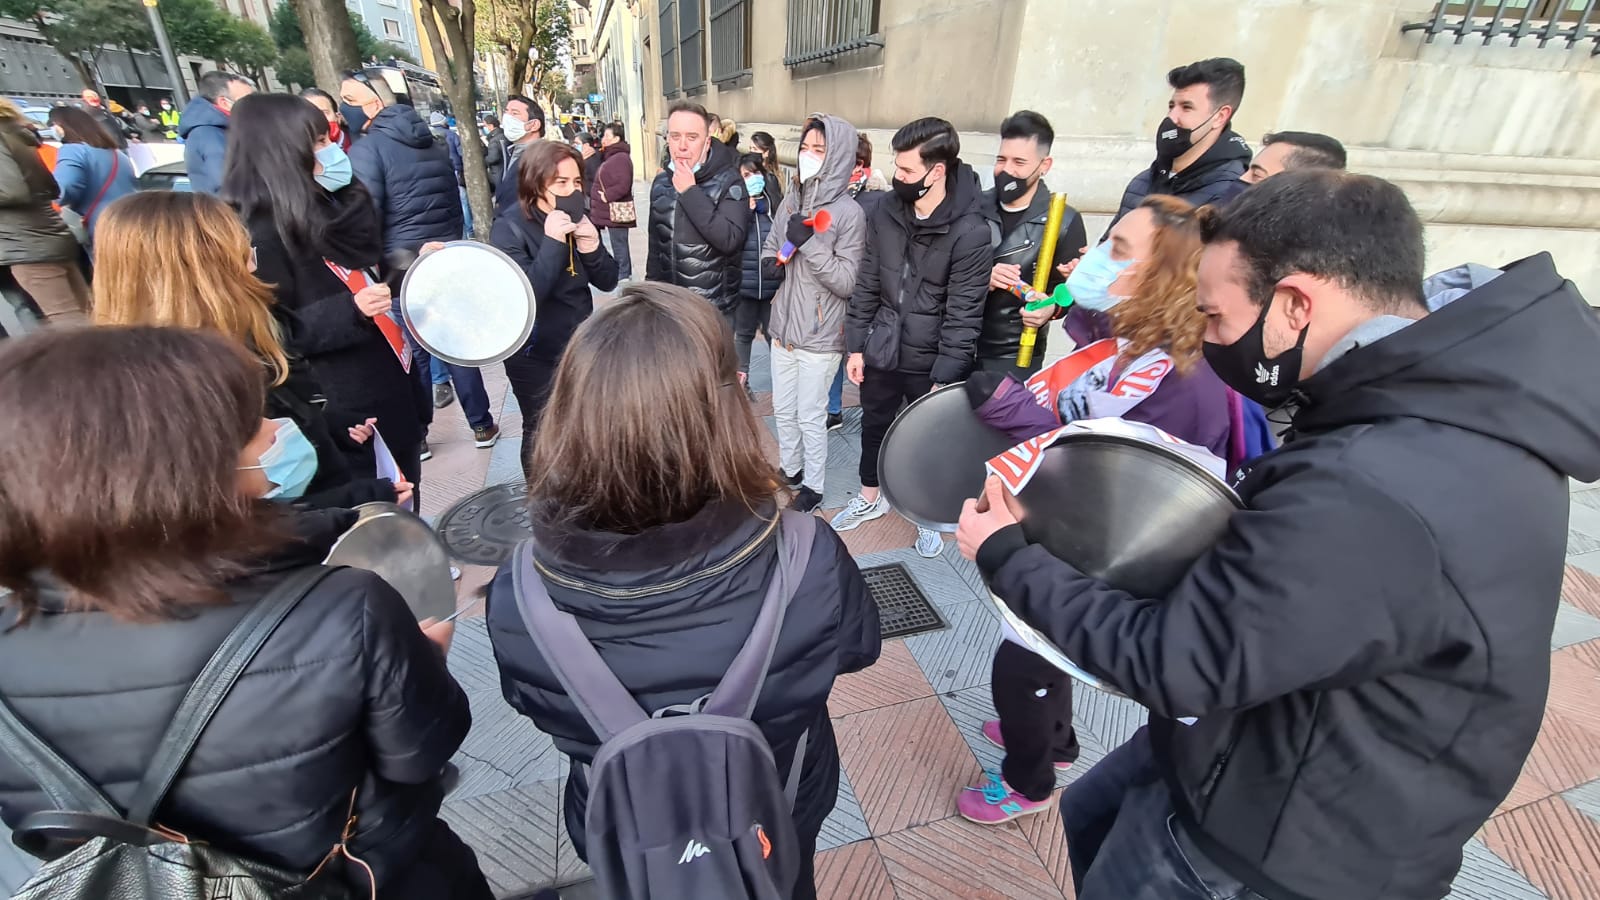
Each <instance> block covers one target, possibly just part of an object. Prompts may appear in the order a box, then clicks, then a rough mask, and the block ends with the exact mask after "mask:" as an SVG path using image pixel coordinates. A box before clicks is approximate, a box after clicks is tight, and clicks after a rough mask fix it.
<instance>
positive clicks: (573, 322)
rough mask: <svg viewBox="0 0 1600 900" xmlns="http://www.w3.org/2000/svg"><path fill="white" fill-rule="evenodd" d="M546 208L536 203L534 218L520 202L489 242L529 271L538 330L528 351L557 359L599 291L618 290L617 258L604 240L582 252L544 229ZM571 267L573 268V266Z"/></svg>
mask: <svg viewBox="0 0 1600 900" xmlns="http://www.w3.org/2000/svg"><path fill="white" fill-rule="evenodd" d="M544 222H545V213H544V212H542V211H541V210H540V209H539V208H538V207H534V210H533V218H532V219H529V218H528V217H527V216H526V215H524V214H523V212H522V209H521V208H520V207H518V208H515V209H512V210H510V211H509V212H506V213H505V214H503V215H501V216H498V217H496V218H495V220H494V229H493V231H491V232H490V234H489V241H490V243H492V244H494V245H495V246H496V247H498V248H500V249H501V250H504V251H505V253H506V255H507V256H509V257H511V258H512V259H514V260H516V262H517V265H519V266H521V267H522V271H524V272H526V273H528V281H529V283H531V284H532V285H533V296H534V297H535V298H536V299H535V303H536V304H537V307H538V308H537V310H536V314H535V316H534V326H533V334H532V335H531V336H529V338H528V344H527V346H526V347H524V348H523V351H522V352H524V353H526V354H528V355H529V356H532V357H535V358H537V359H544V360H551V361H554V360H558V359H560V358H561V354H562V353H564V352H566V349H567V343H568V342H569V341H571V340H572V333H573V332H574V331H577V330H578V326H579V325H582V324H583V320H584V319H587V318H589V314H590V313H592V312H594V293H593V292H592V291H590V287H591V286H592V287H594V288H597V289H599V290H602V291H612V290H616V287H617V261H616V260H615V259H614V258H612V256H611V254H610V253H608V252H607V251H606V246H605V244H604V243H602V244H601V245H600V246H599V247H596V248H595V249H594V250H593V251H592V252H589V253H579V252H577V250H576V248H575V246H574V245H572V244H568V243H567V242H566V241H554V240H551V239H550V237H549V236H548V235H546V234H545V233H544ZM569 268H570V271H569Z"/></svg>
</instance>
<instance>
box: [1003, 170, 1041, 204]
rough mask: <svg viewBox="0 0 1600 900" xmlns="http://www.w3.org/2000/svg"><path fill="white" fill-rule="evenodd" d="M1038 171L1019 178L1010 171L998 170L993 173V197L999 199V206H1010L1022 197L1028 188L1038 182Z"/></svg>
mask: <svg viewBox="0 0 1600 900" xmlns="http://www.w3.org/2000/svg"><path fill="white" fill-rule="evenodd" d="M1038 175H1039V173H1038V172H1034V173H1033V175H1030V176H1029V177H1027V178H1019V177H1017V176H1016V175H1012V174H1011V173H1010V172H1007V171H1005V170H1003V169H1002V170H1000V171H997V172H995V173H994V198H995V199H996V200H999V201H1000V205H1001V206H1010V205H1012V204H1013V203H1016V202H1017V201H1018V200H1021V199H1022V195H1023V194H1026V193H1027V192H1028V190H1029V188H1032V187H1033V186H1034V185H1036V184H1038V183H1039V178H1038Z"/></svg>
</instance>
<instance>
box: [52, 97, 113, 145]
mask: <svg viewBox="0 0 1600 900" xmlns="http://www.w3.org/2000/svg"><path fill="white" fill-rule="evenodd" d="M48 118H49V121H50V125H51V126H52V127H54V128H55V130H56V131H57V132H58V133H60V135H61V143H63V144H87V145H89V146H90V147H99V148H100V149H101V150H115V149H117V144H116V142H115V141H113V140H112V139H111V132H109V131H106V129H105V126H104V125H101V124H100V122H99V121H98V120H97V119H95V117H94V116H91V115H89V114H88V113H86V112H84V111H83V110H81V109H79V108H77V107H76V106H54V107H51V108H50V115H49V117H48Z"/></svg>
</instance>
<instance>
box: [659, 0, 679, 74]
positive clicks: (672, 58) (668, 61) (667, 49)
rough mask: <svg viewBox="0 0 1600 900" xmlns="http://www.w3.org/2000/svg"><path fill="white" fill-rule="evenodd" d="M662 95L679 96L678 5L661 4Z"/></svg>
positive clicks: (669, 1) (664, 1)
mask: <svg viewBox="0 0 1600 900" xmlns="http://www.w3.org/2000/svg"><path fill="white" fill-rule="evenodd" d="M660 21H661V93H663V94H665V95H666V96H668V97H676V96H677V95H678V3H677V0H662V2H661V20H660Z"/></svg>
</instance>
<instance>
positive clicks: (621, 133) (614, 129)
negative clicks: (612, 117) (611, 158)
mask: <svg viewBox="0 0 1600 900" xmlns="http://www.w3.org/2000/svg"><path fill="white" fill-rule="evenodd" d="M607 132H610V133H611V136H612V137H614V138H616V139H617V140H619V141H625V140H627V139H628V132H627V130H626V129H624V128H623V127H622V123H621V122H607V123H606V127H604V128H602V129H600V133H601V134H602V135H603V134H605V133H607Z"/></svg>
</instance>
